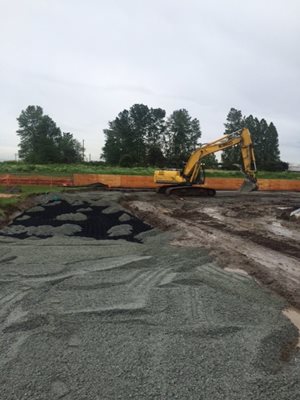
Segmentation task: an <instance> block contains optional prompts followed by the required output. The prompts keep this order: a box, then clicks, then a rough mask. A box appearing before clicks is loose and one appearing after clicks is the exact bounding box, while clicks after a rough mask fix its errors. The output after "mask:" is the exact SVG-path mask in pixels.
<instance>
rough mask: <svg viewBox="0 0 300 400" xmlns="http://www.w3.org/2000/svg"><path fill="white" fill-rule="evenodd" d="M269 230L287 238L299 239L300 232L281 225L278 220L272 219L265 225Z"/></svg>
mask: <svg viewBox="0 0 300 400" xmlns="http://www.w3.org/2000/svg"><path fill="white" fill-rule="evenodd" d="M266 227H267V228H268V230H269V231H271V232H272V233H275V234H276V235H280V236H284V237H286V238H288V239H294V240H299V239H300V234H299V233H298V232H293V231H291V230H290V229H288V228H285V227H284V226H282V225H281V223H280V222H277V221H274V222H272V223H271V224H270V225H266Z"/></svg>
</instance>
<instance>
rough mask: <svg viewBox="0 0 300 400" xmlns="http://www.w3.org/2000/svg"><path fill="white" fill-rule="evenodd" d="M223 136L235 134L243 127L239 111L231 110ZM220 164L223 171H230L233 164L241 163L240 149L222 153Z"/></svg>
mask: <svg viewBox="0 0 300 400" xmlns="http://www.w3.org/2000/svg"><path fill="white" fill-rule="evenodd" d="M226 121H227V122H226V123H225V124H224V126H225V134H229V133H232V132H235V131H237V130H239V129H241V128H243V127H244V117H243V115H242V112H241V110H237V109H236V108H231V109H230V111H229V113H228V115H227V119H226ZM221 158H222V163H223V167H224V168H225V169H232V166H233V164H240V163H241V156H240V149H239V148H238V147H232V148H229V149H226V150H224V151H223V152H222V156H221Z"/></svg>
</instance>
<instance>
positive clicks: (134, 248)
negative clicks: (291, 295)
mask: <svg viewBox="0 0 300 400" xmlns="http://www.w3.org/2000/svg"><path fill="white" fill-rule="evenodd" d="M120 196H121V195H120V194H119V193H110V192H109V193H103V194H101V195H100V194H99V193H98V194H94V193H85V194H84V195H83V194H82V195H80V198H78V195H75V194H74V195H73V196H71V195H69V196H68V197H66V196H64V197H63V198H61V199H59V200H55V201H61V200H64V201H66V202H68V203H69V204H71V205H72V206H74V207H75V206H76V207H77V206H78V207H79V208H76V211H77V213H81V214H82V215H85V216H86V217H87V214H88V211H87V210H84V209H85V208H87V204H86V203H85V201H86V202H87V203H88V207H89V208H91V209H92V210H93V209H94V207H102V209H101V211H102V213H101V215H102V214H103V213H104V215H107V216H110V215H114V214H116V215H114V216H113V219H114V222H115V223H116V217H117V215H119V217H118V219H119V220H120V219H121V221H120V224H119V223H118V225H114V226H111V225H107V227H106V229H105V231H106V232H108V231H110V232H112V234H113V235H114V234H115V235H117V234H119V232H118V229H119V228H118V229H115V232H114V230H113V231H111V229H112V228H113V227H117V226H122V225H123V224H124V226H125V228H124V230H125V231H127V232H128V231H129V230H130V227H132V226H133V225H132V218H133V217H132V216H130V215H129V214H128V213H127V212H126V211H125V210H123V209H122V208H121V207H120V205H119V201H120ZM41 200H43V201H41V206H40V207H42V208H46V204H48V205H49V207H53V208H54V210H55V207H56V206H58V205H60V206H61V204H59V203H54V202H52V200H54V199H52V198H50V199H48V198H45V199H41ZM49 201H50V202H51V204H52V206H51V205H50V204H49ZM53 203H54V204H53ZM74 203H75V204H74ZM63 204H64V203H63ZM103 207H106V208H103ZM80 209H81V210H80ZM105 210H106V211H105ZM29 211H30V212H27V213H26V215H24V217H26V216H27V217H30V219H31V218H33V217H35V216H36V215H37V213H39V212H42V213H43V212H44V211H43V210H41V209H35V210H34V209H33V210H29ZM49 212H50V211H49ZM119 212H121V214H118V213H119ZM51 213H52V214H49V215H51V221H58V223H61V221H63V222H65V220H64V218H66V221H67V222H68V223H69V224H70V225H72V224H73V222H74V220H73V219H72V218H77V220H76V224H83V223H84V222H85V221H86V220H84V219H83V218H84V217H82V216H79V220H78V216H77V217H75V216H74V215H76V213H75V208H69V207H67V208H64V209H62V208H61V209H60V213H56V212H55V211H51ZM105 213H106V214H105ZM124 214H127V215H128V216H127V217H126V216H124ZM58 216H60V217H59V218H58V219H57V217H58ZM21 218H22V217H21ZM26 221H29V219H26V218H25V219H23V221H22V222H23V223H25V222H26ZM126 225H127V226H126ZM44 226H47V225H44ZM49 226H50V225H49ZM77 226H81V225H77ZM60 227H61V225H57V226H56V227H55V228H60ZM132 229H133V228H132ZM116 231H117V232H116ZM135 238H136V239H138V240H139V241H140V242H132V241H126V240H124V239H116V240H107V238H106V239H105V240H95V239H94V238H91V237H81V236H74V235H71V236H66V235H53V236H52V237H49V238H45V239H43V240H40V239H39V238H36V239H35V240H33V237H28V238H24V239H18V238H15V237H11V236H10V237H9V236H2V237H1V238H0V265H1V268H0V354H1V358H0V388H1V389H0V399H1V400H2V399H8V400H19V399H22V400H56V399H63V400H99V399H101V400H102V399H103V400H110V399H111V400H116V399H122V400H125V399H135V400H144V399H145V400H152V399H163V400H173V399H180V400H199V399H203V400H251V399H253V400H257V399H259V400H296V399H298V398H299V393H300V379H299V376H300V357H299V353H295V352H293V351H292V350H293V347H292V344H293V343H294V342H295V340H297V335H298V332H297V329H296V328H295V327H294V326H293V325H292V324H291V323H290V321H289V320H288V319H287V318H286V317H284V316H283V315H282V309H283V308H284V307H285V306H286V305H287V304H286V303H285V302H284V301H283V300H281V299H279V298H278V297H276V296H275V295H272V294H271V293H270V292H268V291H267V290H265V289H263V288H261V287H260V286H258V284H257V283H256V282H255V281H254V280H252V279H251V278H250V277H249V276H243V275H238V274H234V273H232V272H228V271H224V270H222V269H220V268H218V266H217V265H216V264H215V262H214V260H213V259H212V258H211V257H210V256H209V254H208V253H207V251H206V250H203V249H201V248H183V247H175V246H172V245H170V241H172V240H173V239H176V236H174V234H171V233H168V232H165V233H162V232H160V231H158V230H155V229H152V230H146V231H144V232H142V233H139V234H138V235H137V237H135Z"/></svg>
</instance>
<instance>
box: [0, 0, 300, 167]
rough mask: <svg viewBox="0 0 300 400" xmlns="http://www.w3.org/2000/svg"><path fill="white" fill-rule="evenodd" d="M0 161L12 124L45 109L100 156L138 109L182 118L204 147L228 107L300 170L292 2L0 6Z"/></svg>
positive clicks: (59, 1)
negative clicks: (271, 131) (34, 108)
mask: <svg viewBox="0 0 300 400" xmlns="http://www.w3.org/2000/svg"><path fill="white" fill-rule="evenodd" d="M0 7H1V10H0V40H1V51H0V91H1V92H0V93H1V97H0V102H1V103H0V118H1V124H0V159H12V158H14V153H15V152H16V150H17V143H18V138H17V136H16V133H15V131H16V129H17V123H16V117H17V116H18V115H19V113H20V112H21V110H22V109H24V108H25V107H26V106H27V105H29V104H38V105H41V106H42V107H43V108H44V110H45V112H46V113H47V114H49V115H50V116H51V117H52V118H53V119H54V120H55V121H56V122H57V124H58V125H59V126H60V127H61V128H62V129H63V130H66V131H71V132H72V133H74V135H75V136H76V137H77V138H78V139H79V140H81V139H85V142H86V146H87V153H91V154H92V157H93V158H94V159H97V158H98V157H99V154H100V151H101V147H102V145H103V142H104V138H103V134H102V129H103V128H106V127H107V123H108V121H109V120H111V119H113V118H114V117H115V116H116V115H117V113H118V112H119V111H121V110H122V109H124V108H128V107H130V106H131V105H132V104H133V103H137V102H143V103H145V104H148V105H149V106H152V107H162V108H165V109H166V111H167V112H168V113H170V112H172V111H173V110H174V109H177V108H182V107H185V108H187V109H188V110H189V111H190V113H191V115H192V116H193V117H197V118H199V120H200V123H201V127H202V131H203V141H205V142H207V141H209V140H212V139H214V138H215V137H217V136H219V135H220V134H222V133H223V123H224V121H225V119H226V115H227V113H228V111H229V109H230V107H236V108H239V109H241V110H242V111H243V113H244V114H246V115H249V114H253V115H255V116H258V117H259V118H266V119H267V120H268V121H273V122H274V123H275V125H276V127H277V129H278V131H279V139H280V144H281V154H282V158H283V159H284V160H287V161H290V162H299V161H300V160H299V159H300V157H299V117H298V114H299V112H298V105H299V104H300V94H299V89H298V88H299V87H300V72H299V71H300V69H299V67H300V53H299V52H298V50H297V49H298V43H299V39H300V26H299V24H298V20H299V16H300V4H299V2H298V1H297V0H285V1H284V0H264V1H263V2H262V1H260V0H252V1H251V2H241V1H238V0H212V1H210V2H207V1H201V0H187V1H185V2H182V1H179V0H163V1H160V0H151V1H150V0H148V1H147V0H145V1H140V0H127V1H126V2H125V1H123V0H114V1H109V2H103V1H97V0H89V1H86V2H83V1H80V0H39V1H35V0H23V1H22V2H20V1H18V0H1V3H0Z"/></svg>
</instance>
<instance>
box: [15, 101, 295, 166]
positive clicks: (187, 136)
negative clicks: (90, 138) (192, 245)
mask: <svg viewBox="0 0 300 400" xmlns="http://www.w3.org/2000/svg"><path fill="white" fill-rule="evenodd" d="M17 120H18V123H19V129H18V130H17V134H18V135H19V137H20V143H19V148H20V150H19V157H20V159H22V160H23V161H25V162H28V163H33V164H43V163H79V162H83V161H84V159H83V148H82V146H81V145H80V143H79V141H78V140H77V139H75V138H74V137H73V134H71V133H70V132H62V131H61V129H60V128H59V127H58V126H57V125H56V123H55V122H54V121H53V120H52V119H51V118H50V117H49V116H48V115H45V114H44V112H43V109H42V107H40V106H28V107H27V108H26V110H23V111H22V112H21V114H20V116H19V117H18V118H17ZM224 125H225V132H224V133H225V134H228V133H232V132H234V131H237V130H239V129H241V128H243V127H247V128H248V129H249V130H250V132H251V136H252V140H253V142H254V150H255V155H256V160H257V166H258V168H259V169H262V170H284V169H287V163H284V162H282V161H281V160H280V152H279V142H278V132H277V130H276V127H275V125H274V124H273V123H272V122H271V123H269V124H268V123H267V121H266V120H265V119H260V120H259V119H258V118H257V117H254V116H252V115H249V116H244V115H243V114H242V112H241V110H237V109H235V108H231V109H230V111H229V113H228V115H227V119H226V122H225V124H224ZM103 132H104V136H105V144H104V147H103V149H102V155H101V157H102V159H103V160H104V161H105V163H107V164H108V165H112V166H114V165H120V166H123V167H131V166H141V167H142V166H156V167H171V168H172V167H176V168H180V167H182V166H183V163H184V162H186V161H187V159H188V157H189V156H190V154H191V153H192V152H193V151H194V150H195V149H196V148H197V147H199V146H200V145H201V136H202V132H201V128H200V122H199V120H198V119H197V118H192V117H191V116H190V114H189V112H188V111H187V110H186V109H179V110H175V111H173V112H172V113H171V114H170V115H169V116H167V115H166V111H165V110H163V109H162V108H150V107H148V106H147V105H144V104H134V105H133V106H132V107H130V109H129V110H127V109H125V110H123V111H121V112H120V113H119V114H118V115H117V117H116V118H115V119H114V120H113V121H110V122H109V123H108V128H107V129H104V130H103ZM216 136H219V135H216ZM221 160H222V164H221V165H222V167H223V168H225V169H232V167H233V165H234V164H241V158H240V149H239V148H238V147H234V148H230V149H227V150H225V151H223V152H222V156H221ZM204 162H205V165H206V167H207V168H216V167H218V161H217V159H216V156H215V154H211V155H209V156H207V157H205V159H204Z"/></svg>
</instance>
